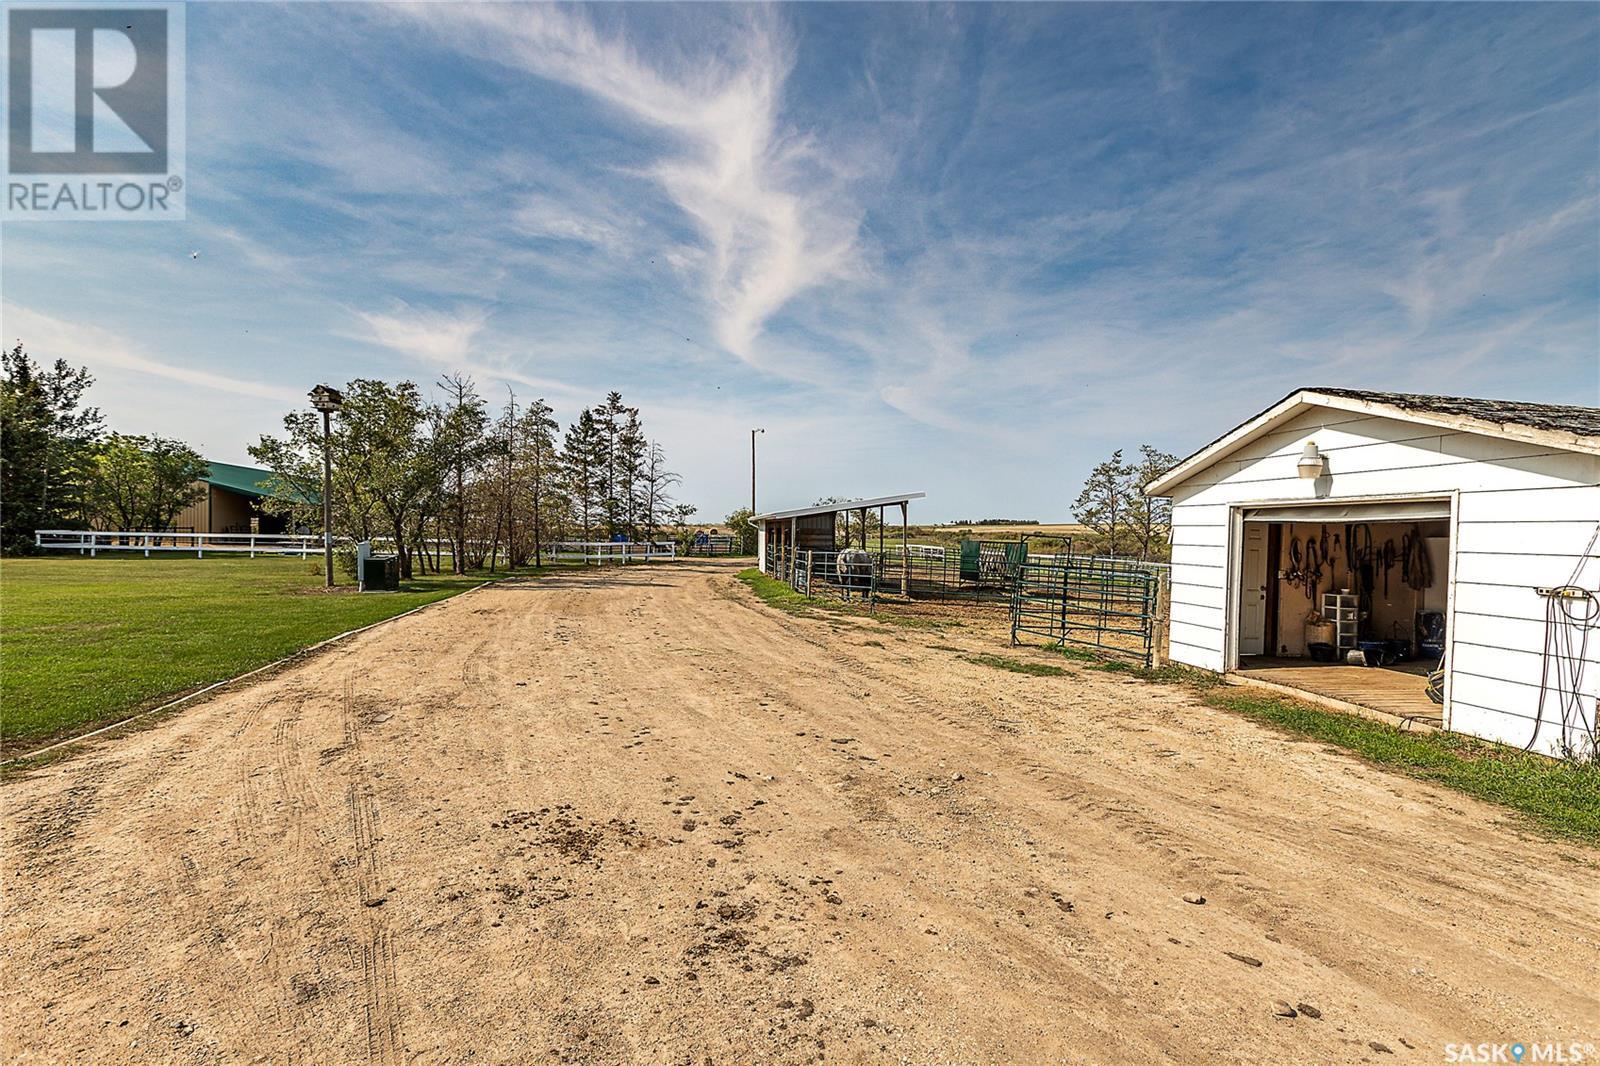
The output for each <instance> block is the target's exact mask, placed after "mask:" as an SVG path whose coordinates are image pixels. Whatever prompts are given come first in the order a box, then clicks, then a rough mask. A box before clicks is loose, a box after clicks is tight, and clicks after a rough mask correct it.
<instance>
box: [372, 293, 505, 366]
mask: <svg viewBox="0 0 1600 1066" xmlns="http://www.w3.org/2000/svg"><path fill="white" fill-rule="evenodd" d="M356 315H357V317H358V318H359V319H360V320H361V321H362V322H363V323H365V324H366V327H367V337H368V339H370V340H371V341H372V342H373V343H375V344H381V345H382V346H383V347H385V348H389V349H392V350H394V351H396V352H398V353H400V354H401V355H404V356H407V357H409V358H411V359H415V360H418V361H420V362H424V363H429V364H433V365H441V366H451V365H459V364H460V363H462V362H464V361H465V360H466V359H467V358H468V356H469V355H470V354H471V352H472V341H473V338H475V337H476V336H477V335H478V333H479V332H480V331H481V330H482V329H483V326H484V323H485V322H486V321H487V320H488V317H489V316H488V312H487V311H485V310H483V309H482V308H474V307H467V308H461V309H459V310H455V311H429V310H422V309H417V308H413V307H410V306H407V305H405V304H400V305H399V306H397V307H396V308H394V309H393V310H391V311H386V312H379V311H358V312H356Z"/></svg>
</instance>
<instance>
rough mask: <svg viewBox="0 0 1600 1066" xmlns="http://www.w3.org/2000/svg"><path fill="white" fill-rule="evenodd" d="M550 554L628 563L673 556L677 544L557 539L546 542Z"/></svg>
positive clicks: (564, 558)
mask: <svg viewBox="0 0 1600 1066" xmlns="http://www.w3.org/2000/svg"><path fill="white" fill-rule="evenodd" d="M550 557H551V558H552V559H559V560H561V561H562V562H583V563H598V564H602V565H603V564H605V563H632V562H644V561H646V560H650V559H676V558H677V557H678V545H677V544H676V543H674V542H673V541H645V542H642V543H639V544H633V543H627V542H621V541H609V540H594V541H577V540H568V541H559V542H557V543H555V544H552V545H550Z"/></svg>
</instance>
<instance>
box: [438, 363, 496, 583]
mask: <svg viewBox="0 0 1600 1066" xmlns="http://www.w3.org/2000/svg"><path fill="white" fill-rule="evenodd" d="M439 387H440V388H441V389H442V390H443V391H444V393H445V404H444V406H443V407H441V408H438V409H437V410H436V413H435V417H434V419H433V422H434V425H433V427H432V437H433V445H434V449H435V451H436V462H437V463H438V464H439V467H440V468H441V469H443V470H447V471H448V472H449V477H448V481H447V483H445V484H443V485H441V486H440V488H441V489H442V490H443V491H442V492H441V493H440V495H441V496H442V499H441V500H440V501H439V502H440V503H442V504H443V505H444V507H445V508H447V509H448V510H449V512H450V517H451V538H450V539H451V544H452V547H451V553H450V554H451V557H452V560H453V562H454V566H453V569H454V570H455V572H456V573H458V574H464V573H466V572H467V562H468V559H469V552H468V549H467V511H468V507H469V502H468V495H469V492H468V489H469V486H470V485H471V482H472V479H473V478H475V477H476V476H477V475H478V473H479V472H480V470H481V469H482V467H483V465H484V463H485V462H486V461H488V459H489V457H490V453H491V451H492V450H493V443H492V442H491V441H490V440H489V439H488V438H487V435H486V434H487V430H488V426H489V414H488V411H487V405H486V404H485V403H484V401H483V397H481V396H479V395H478V390H477V386H476V385H475V384H474V383H473V381H472V379H471V378H469V377H463V376H462V375H460V374H450V375H447V376H446V377H444V378H442V379H441V380H440V382H439ZM429 510H434V511H437V510H439V508H438V507H434V508H429Z"/></svg>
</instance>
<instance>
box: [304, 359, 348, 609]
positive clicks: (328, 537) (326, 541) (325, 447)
mask: <svg viewBox="0 0 1600 1066" xmlns="http://www.w3.org/2000/svg"><path fill="white" fill-rule="evenodd" d="M311 406H312V407H315V408H316V409H317V410H319V411H321V412H322V566H323V575H324V580H325V581H326V583H327V587H328V588H330V589H331V588H333V457H332V456H333V412H335V411H337V410H339V408H340V407H342V406H344V397H343V396H342V395H340V393H339V390H338V389H332V388H329V387H328V386H326V385H318V386H317V387H316V388H314V389H312V390H311Z"/></svg>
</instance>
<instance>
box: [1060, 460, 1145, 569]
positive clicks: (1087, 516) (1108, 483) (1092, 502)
mask: <svg viewBox="0 0 1600 1066" xmlns="http://www.w3.org/2000/svg"><path fill="white" fill-rule="evenodd" d="M1134 491H1135V489H1134V486H1133V467H1131V466H1129V465H1128V464H1127V463H1125V462H1124V461H1123V459H1122V449H1121V448H1118V449H1117V450H1116V451H1114V452H1112V453H1111V458H1110V459H1107V460H1106V461H1105V462H1103V463H1100V464H1099V465H1097V466H1096V467H1095V468H1094V469H1093V470H1091V471H1090V472H1089V477H1088V479H1087V480H1086V481H1085V482H1084V485H1083V491H1082V492H1080V493H1079V494H1078V499H1077V501H1076V502H1074V503H1073V505H1072V513H1073V515H1074V516H1075V517H1076V518H1077V519H1078V521H1079V522H1080V523H1082V524H1083V525H1085V526H1088V527H1089V528H1090V529H1092V530H1093V531H1094V532H1096V533H1098V534H1099V535H1100V537H1101V543H1100V547H1101V548H1102V549H1103V551H1104V554H1106V555H1116V554H1117V551H1118V549H1119V547H1120V546H1121V544H1122V541H1123V538H1124V537H1125V535H1126V533H1127V525H1128V512H1129V510H1130V508H1131V505H1132V502H1133V493H1134Z"/></svg>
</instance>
